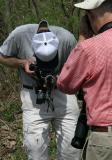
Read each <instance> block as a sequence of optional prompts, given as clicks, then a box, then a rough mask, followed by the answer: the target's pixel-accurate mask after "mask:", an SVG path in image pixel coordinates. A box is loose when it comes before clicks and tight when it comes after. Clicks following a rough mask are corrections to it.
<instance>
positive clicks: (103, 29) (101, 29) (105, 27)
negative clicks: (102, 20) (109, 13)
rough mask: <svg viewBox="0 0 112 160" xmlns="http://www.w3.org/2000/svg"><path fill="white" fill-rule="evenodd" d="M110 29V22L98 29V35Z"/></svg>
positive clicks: (111, 23) (111, 24)
mask: <svg viewBox="0 0 112 160" xmlns="http://www.w3.org/2000/svg"><path fill="white" fill-rule="evenodd" d="M111 28H112V22H108V23H106V24H105V25H103V26H102V27H101V28H100V29H99V31H98V33H102V32H104V31H106V30H108V29H111Z"/></svg>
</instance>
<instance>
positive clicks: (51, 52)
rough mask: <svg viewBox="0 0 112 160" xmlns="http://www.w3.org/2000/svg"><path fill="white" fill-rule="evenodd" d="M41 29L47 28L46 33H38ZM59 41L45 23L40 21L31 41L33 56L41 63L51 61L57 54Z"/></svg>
mask: <svg viewBox="0 0 112 160" xmlns="http://www.w3.org/2000/svg"><path fill="white" fill-rule="evenodd" d="M41 27H43V28H44V27H47V29H48V30H47V31H45V32H44V31H43V32H40V31H39V29H40V28H41ZM58 45H59V40H58V38H57V37H56V35H55V34H54V33H52V32H51V31H50V30H49V28H48V22H47V21H41V22H40V24H39V27H38V31H37V33H36V34H35V35H34V37H33V39H32V47H33V50H34V52H35V55H36V57H37V58H38V59H40V60H41V61H43V62H49V61H51V60H53V59H54V58H55V57H56V55H57V53H58Z"/></svg>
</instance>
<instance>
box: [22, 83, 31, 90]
mask: <svg viewBox="0 0 112 160" xmlns="http://www.w3.org/2000/svg"><path fill="white" fill-rule="evenodd" d="M23 88H27V89H34V87H33V86H28V85H25V84H23Z"/></svg>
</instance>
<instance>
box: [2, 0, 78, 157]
mask: <svg viewBox="0 0 112 160" xmlns="http://www.w3.org/2000/svg"><path fill="white" fill-rule="evenodd" d="M79 1H80V0H0V45H2V43H3V41H4V40H5V38H6V37H7V36H8V35H9V33H10V32H11V31H12V30H13V29H15V28H16V26H19V25H22V24H27V23H38V22H39V21H40V20H42V19H46V20H48V22H49V24H51V25H57V26H62V27H64V28H66V29H68V30H69V31H71V32H72V33H74V35H75V37H76V38H77V37H78V25H79V19H80V15H81V13H80V11H79V10H78V9H76V8H74V3H77V2H79ZM19 90H20V86H19V78H18V74H17V72H16V71H14V70H13V69H9V68H7V67H4V66H3V65H1V64H0V160H27V158H26V155H25V152H24V150H23V148H22V116H21V113H22V111H21V107H20V106H21V103H20V97H19ZM54 137H55V135H54V131H53V128H52V127H51V128H50V146H49V154H50V160H55V151H56V145H55V140H54Z"/></svg>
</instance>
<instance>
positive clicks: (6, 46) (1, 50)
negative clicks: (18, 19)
mask: <svg viewBox="0 0 112 160" xmlns="http://www.w3.org/2000/svg"><path fill="white" fill-rule="evenodd" d="M17 53H18V47H17V42H16V38H15V35H14V31H13V32H11V33H10V34H9V36H8V38H7V39H6V40H5V41H4V43H3V45H2V46H0V54H2V55H5V56H14V57H16V56H17Z"/></svg>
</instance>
